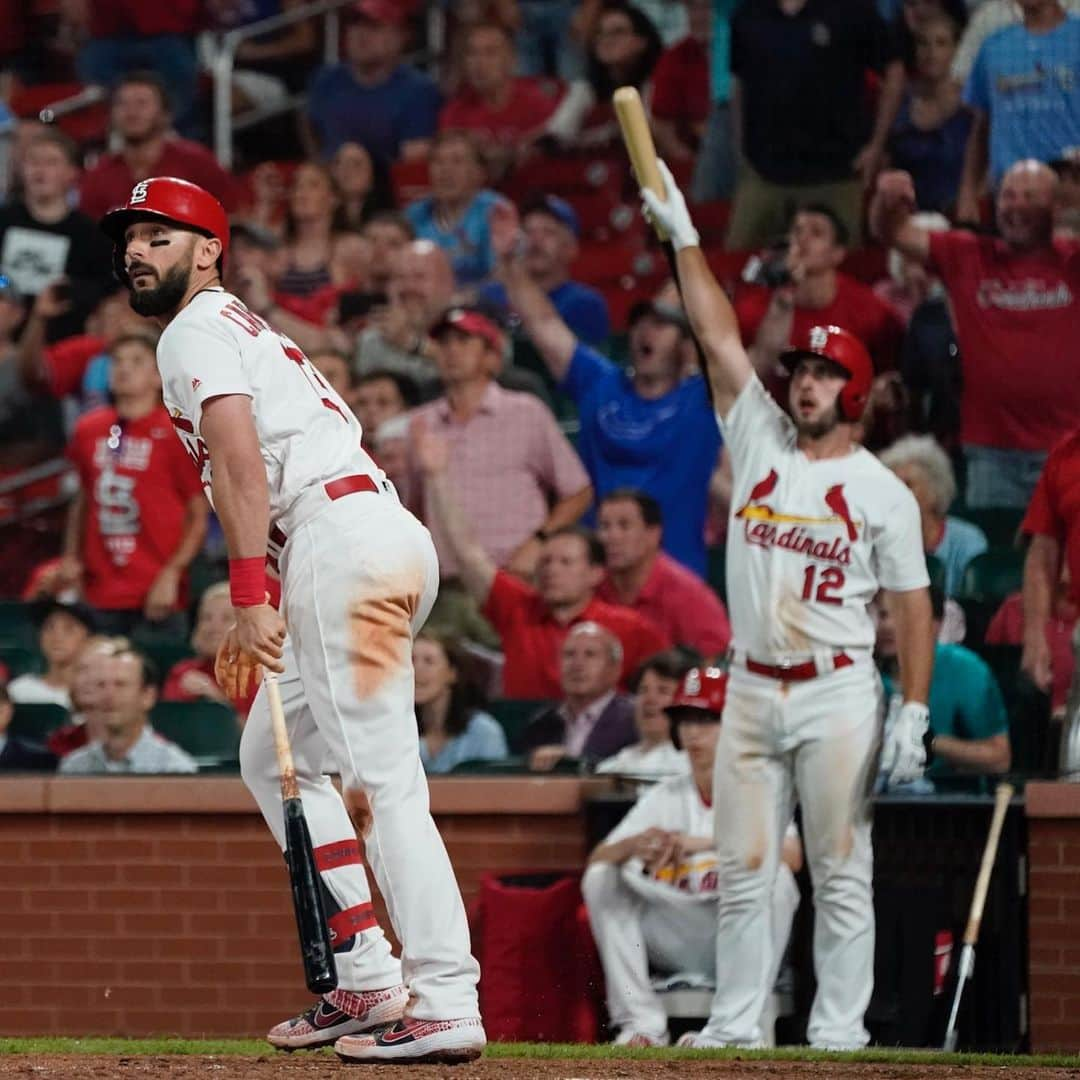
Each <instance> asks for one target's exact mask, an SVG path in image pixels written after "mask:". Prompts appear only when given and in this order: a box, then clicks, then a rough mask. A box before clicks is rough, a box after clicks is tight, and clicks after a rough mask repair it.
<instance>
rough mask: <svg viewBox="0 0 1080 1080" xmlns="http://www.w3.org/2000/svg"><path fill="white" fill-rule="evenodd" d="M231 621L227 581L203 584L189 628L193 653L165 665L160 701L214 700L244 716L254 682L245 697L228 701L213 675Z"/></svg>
mask: <svg viewBox="0 0 1080 1080" xmlns="http://www.w3.org/2000/svg"><path fill="white" fill-rule="evenodd" d="M235 621H236V619H235V617H234V615H233V606H232V601H231V600H230V598H229V583H228V582H227V581H225V582H218V583H217V584H216V585H211V586H210V587H209V588H207V589H206V590H205V591H204V592H203V594H202V596H200V597H199V610H198V612H197V614H196V616H195V628H194V630H192V631H191V648H192V649H193V650H194V652H195V655H194V656H193V657H192V658H191V659H189V660H178V661H177V662H176V663H175V664H173V666H172V667H171V668H170V669H169V671H168V673H167V674H166V676H165V684H164V686H162V688H161V700H162V701H216V702H219V703H220V704H222V705H230V706H233V707H234V708H235V709H236V711H237V713H238V714H239V716H240V717H241V719H244V718H246V717H247V714H248V710H249V709H250V708H251V703H252V702H253V701H254V700H255V692H256V690H258V686H256V687H255V688H254V689H253V690H252V691H251V693H250V694H249V695H248V696H247V697H245V698H243V699H241V700H239V701H232V700H230V699H229V697H228V695H226V694H225V692H224V691H223V690H222V689H221V687H220V686H218V684H217V679H216V678H215V677H214V660H215V659H216V657H217V651H218V647H219V646H220V645H221V643H222V641H223V640H224V639H225V632H226V631H227V630H228V629H229V627H230V626H232V624H233V623H234V622H235Z"/></svg>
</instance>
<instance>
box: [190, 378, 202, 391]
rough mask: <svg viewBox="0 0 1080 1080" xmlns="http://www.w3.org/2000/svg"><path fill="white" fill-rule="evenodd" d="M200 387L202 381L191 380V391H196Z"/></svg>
mask: <svg viewBox="0 0 1080 1080" xmlns="http://www.w3.org/2000/svg"><path fill="white" fill-rule="evenodd" d="M200 386H202V379H192V380H191V389H192V390H198V389H199V387H200Z"/></svg>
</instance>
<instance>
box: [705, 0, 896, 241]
mask: <svg viewBox="0 0 1080 1080" xmlns="http://www.w3.org/2000/svg"><path fill="white" fill-rule="evenodd" d="M778 56H782V57H784V62H783V63H780V64H778V63H777V62H776V59H777V57H778ZM868 68H870V69H872V70H874V71H877V72H879V73H880V74H881V76H882V84H881V90H880V93H879V95H878V102H877V108H876V110H875V112H874V115H873V116H871V115H870V112H869V110H868V108H867V106H866V104H865V102H866V101H867V95H866V86H865V79H866V71H867V69H868ZM731 70H732V74H733V75H734V76H735V79H736V86H735V93H734V100H735V101H736V103H737V106H736V107H735V108H734V109H733V112H734V113H735V115H736V116H738V117H739V118H740V120H739V129H738V131H737V134H736V138H737V140H738V144H739V148H740V153H741V156H742V159H743V169H742V171H741V172H740V176H739V183H738V186H737V188H736V191H735V203H734V205H733V207H732V215H731V226H730V229H729V231H728V236H727V246H728V248H729V249H730V250H733V251H739V250H744V249H748V248H752V247H755V246H757V245H759V244H763V243H768V242H770V241H771V240H772V239H773V238H774V237H775V236H776V235H777V234H778V233H779V232H780V231H781V230H782V229H783V227H784V223H785V220H786V218H787V215H788V212H789V208H790V206H791V204H792V203H796V204H798V203H808V202H813V203H825V204H827V205H828V206H830V207H832V209H833V211H834V213H835V214H836V215H837V217H839V218H840V220H841V221H843V222H844V226H845V228H846V230H847V233H848V235H849V236H850V237H852V238H853V239H854V240H855V242H856V243H857V242H858V238H859V231H860V223H861V219H862V206H863V189H864V188H865V187H866V186H867V185H868V184H870V183H871V181H872V180H873V178H874V175H875V173H876V172H877V170H878V167H879V165H880V162H881V158H882V154H883V153H884V151H885V141H886V139H887V138H888V134H889V129H890V128H891V127H892V123H893V120H894V119H895V117H896V110H897V108H898V107H899V104H900V97H901V95H902V93H903V88H904V68H903V64H901V62H900V60H899V58H898V57H897V56H896V53H895V51H894V49H893V46H892V43H891V39H890V37H889V34H888V31H887V28H886V26H885V24H884V23H883V22H882V20H881V18H880V16H879V15H878V14H877V12H876V11H874V9H873V7H872V5H871V4H869V3H867V2H865V0H836V2H834V3H831V4H827V5H819V4H816V3H809V2H807V0H793V2H792V3H788V4H785V5H784V7H783V8H782V9H780V10H779V11H778V10H777V9H776V7H775V6H774V5H772V4H764V3H754V4H744V5H742V6H741V7H740V8H739V10H738V11H737V12H736V14H735V15H734V17H733V19H732V25H731Z"/></svg>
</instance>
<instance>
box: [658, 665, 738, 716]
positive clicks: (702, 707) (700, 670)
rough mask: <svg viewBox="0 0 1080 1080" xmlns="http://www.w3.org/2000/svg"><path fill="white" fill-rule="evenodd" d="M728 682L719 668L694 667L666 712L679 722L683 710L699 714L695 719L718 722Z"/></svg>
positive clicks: (676, 692)
mask: <svg viewBox="0 0 1080 1080" xmlns="http://www.w3.org/2000/svg"><path fill="white" fill-rule="evenodd" d="M727 682H728V677H727V675H726V674H725V673H724V672H723V671H721V670H720V668H718V667H693V668H691V669H690V670H689V671H688V672H687V673H686V674H685V675H684V676H683V681H682V682H681V683H680V684H679V689H678V690H676V691H675V697H674V698H673V699H672V701H671V704H670V705H669V706H668V707H667V708H666V709H665V710H664V712H666V713H667V714H668V715H669V716H670V717H671V718H672V719H673V720H678V719H679V714H681V713H682V712H683V710H688V711H689V710H693V711H694V712H695V713H697V714H698V716H695V717H694V719H701V720H709V719H715V720H717V721H718V720H719V719H720V714H721V713H722V712H723V711H724V699H725V698H726V697H727Z"/></svg>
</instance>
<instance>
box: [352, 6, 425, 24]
mask: <svg viewBox="0 0 1080 1080" xmlns="http://www.w3.org/2000/svg"><path fill="white" fill-rule="evenodd" d="M409 6H410V5H409V4H407V3H403V2H401V0H398V2H396V3H395V0H357V3H355V4H353V5H352V6H351V7H349V8H346V9H345V12H344V14H345V17H346V18H347V19H348V20H349V21H350V22H355V21H356V20H357V19H366V20H367V21H368V22H375V23H393V24H394V25H395V26H400V25H401V24H402V23H403V22H405V20H406V19H407V18H408V17H409V12H408V11H407V10H406V9H407V8H408V7H409Z"/></svg>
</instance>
